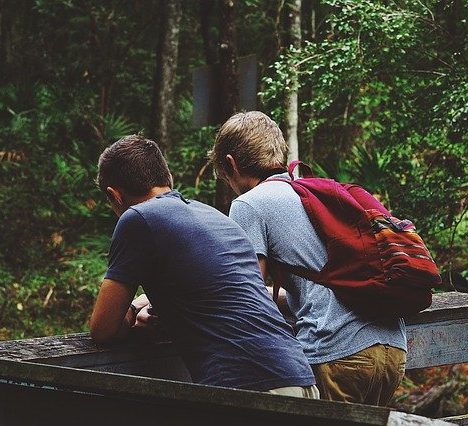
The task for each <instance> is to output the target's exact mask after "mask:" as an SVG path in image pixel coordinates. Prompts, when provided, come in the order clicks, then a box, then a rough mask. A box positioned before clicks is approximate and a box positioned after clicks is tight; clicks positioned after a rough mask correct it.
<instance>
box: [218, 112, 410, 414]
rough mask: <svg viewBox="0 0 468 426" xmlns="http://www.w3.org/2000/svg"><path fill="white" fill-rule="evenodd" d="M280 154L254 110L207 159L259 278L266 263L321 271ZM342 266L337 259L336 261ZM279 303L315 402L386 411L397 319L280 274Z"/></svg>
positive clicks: (269, 126) (398, 361)
mask: <svg viewBox="0 0 468 426" xmlns="http://www.w3.org/2000/svg"><path fill="white" fill-rule="evenodd" d="M287 151H288V147H287V144H286V142H285V141H284V138H283V135H282V132H281V130H280V129H279V127H278V126H277V124H276V123H275V122H274V121H273V120H271V119H270V118H269V117H268V116H266V115H265V114H263V113H261V112H259V111H252V112H247V113H239V114H236V115H233V116H232V117H231V118H230V119H228V120H227V121H226V123H224V124H223V125H222V126H221V128H220V130H219V132H218V134H217V136H216V141H215V145H214V148H213V150H212V152H211V157H212V160H213V163H214V166H215V168H216V170H217V173H218V174H219V175H220V176H221V177H223V178H224V179H226V180H227V182H228V183H229V185H230V186H231V187H232V189H233V190H234V191H235V192H236V193H237V194H238V195H239V197H238V198H236V199H235V200H234V201H233V203H232V206H231V209H230V212H229V216H230V217H231V218H233V219H234V220H235V221H236V222H237V223H238V224H239V225H240V226H241V227H242V228H243V229H244V230H245V232H246V233H247V235H248V236H249V238H250V240H251V241H252V243H253V246H254V249H255V252H256V253H257V256H258V259H259V264H260V269H261V271H262V274H263V276H264V278H265V279H266V277H267V275H268V273H269V272H273V271H269V265H271V263H269V262H268V261H269V260H273V261H276V262H279V263H283V264H289V265H293V266H300V267H304V268H308V269H312V270H321V268H322V267H323V266H324V265H325V263H326V262H327V252H326V249H325V247H324V245H323V243H322V241H321V240H320V238H319V237H318V235H317V233H316V231H315V229H314V227H313V225H312V224H311V222H310V220H309V218H308V216H307V213H306V211H305V209H304V208H303V206H302V203H301V200H300V198H299V196H298V195H297V194H296V193H295V192H294V190H293V189H292V187H291V186H290V185H289V184H288V183H286V182H280V181H271V182H269V179H270V178H282V179H289V176H288V173H286V163H285V159H286V157H287ZM343 261H345V260H343ZM281 275H283V277H282V278H283V279H284V281H283V282H282V283H281V284H282V287H283V288H284V289H285V290H286V292H282V294H281V293H280V298H279V304H280V305H285V306H283V307H287V308H289V310H290V312H291V313H292V315H293V318H294V320H295V326H296V330H297V338H298V340H299V341H300V342H301V344H302V346H303V348H304V352H305V354H306V356H307V359H308V361H309V363H310V365H311V367H312V369H313V371H314V374H315V376H316V380H317V386H318V388H319V390H320V394H321V397H322V398H324V399H331V400H336V401H347V402H356V403H365V404H372V405H386V404H387V403H388V402H389V400H390V399H391V397H392V395H393V393H394V391H395V390H396V388H397V387H398V385H399V383H400V381H401V379H402V377H403V374H404V368H405V361H406V334H405V327H404V323H403V320H402V319H400V318H393V319H385V320H384V319H381V318H364V317H360V316H359V315H358V314H356V313H355V312H353V311H351V310H350V309H349V308H347V307H346V306H344V305H343V304H342V303H340V301H339V300H337V298H336V297H335V295H334V293H333V291H332V290H330V289H329V288H327V287H324V286H322V285H319V284H316V283H314V282H312V281H308V280H306V279H304V278H301V277H299V276H296V275H292V274H290V273H286V272H284V274H281Z"/></svg>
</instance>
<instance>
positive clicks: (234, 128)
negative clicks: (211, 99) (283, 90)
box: [210, 111, 288, 178]
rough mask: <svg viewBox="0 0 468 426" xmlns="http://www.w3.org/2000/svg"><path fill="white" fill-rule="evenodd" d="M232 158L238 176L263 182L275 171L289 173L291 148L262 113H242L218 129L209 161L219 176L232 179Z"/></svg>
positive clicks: (273, 123)
mask: <svg viewBox="0 0 468 426" xmlns="http://www.w3.org/2000/svg"><path fill="white" fill-rule="evenodd" d="M228 154H230V155H232V157H233V158H234V159H235V160H236V164H237V167H238V168H239V172H241V173H243V174H246V175H248V176H252V177H260V178H264V177H266V176H268V174H269V172H270V171H272V170H278V169H286V157H287V154H288V145H287V144H286V142H285V140H284V137H283V133H282V132H281V129H280V128H279V127H278V125H277V124H276V123H275V122H274V121H273V120H272V119H271V118H270V117H268V116H267V115H266V114H264V113H263V112H260V111H250V112H241V113H238V114H235V115H233V116H232V117H231V118H229V119H228V120H227V121H226V122H225V123H224V124H223V125H222V126H221V128H220V129H219V131H218V133H217V135H216V139H215V144H214V147H213V149H212V150H211V151H210V157H211V159H212V161H213V164H214V167H215V169H216V171H217V173H218V174H220V175H225V174H228V175H230V174H231V172H232V170H231V166H230V164H229V163H228V162H227V160H226V156H227V155H228Z"/></svg>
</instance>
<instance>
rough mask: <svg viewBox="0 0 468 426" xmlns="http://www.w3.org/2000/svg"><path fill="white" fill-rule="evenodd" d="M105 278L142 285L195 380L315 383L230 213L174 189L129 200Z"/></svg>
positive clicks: (257, 385) (267, 385) (250, 385)
mask: <svg viewBox="0 0 468 426" xmlns="http://www.w3.org/2000/svg"><path fill="white" fill-rule="evenodd" d="M106 278H109V279H112V280H116V281H120V282H122V283H125V284H128V285H131V286H135V285H139V284H140V285H142V287H143V288H144V290H145V292H146V294H147V296H148V298H149V300H150V302H151V304H152V305H153V307H154V308H155V310H156V312H157V313H158V315H159V316H160V318H161V321H162V324H163V325H164V327H165V329H166V330H167V331H168V333H169V334H170V335H171V338H172V339H173V341H174V343H175V344H176V345H177V347H178V349H179V351H180V354H181V356H182V358H183V360H184V362H185V363H186V365H187V368H188V369H189V371H190V374H191V376H192V379H193V380H194V382H197V383H202V384H209V385H216V386H225V387H235V388H241V389H251V390H259V391H263V390H268V389H275V388H279V387H286V386H309V385H311V384H313V383H315V381H314V378H313V375H312V372H311V369H310V366H309V365H308V362H307V359H306V358H305V355H304V353H303V350H302V348H301V346H300V343H299V342H298V341H297V340H296V338H295V337H294V336H293V335H292V331H291V329H290V327H289V326H288V325H287V324H286V322H285V321H284V319H283V317H282V316H281V314H280V313H279V311H278V309H277V307H276V305H275V304H274V303H273V301H272V300H271V298H270V296H269V294H268V291H267V290H266V288H265V285H264V283H263V280H262V276H261V272H260V269H259V266H258V261H257V257H256V254H255V252H254V250H253V247H252V245H251V243H250V242H249V240H248V238H247V236H246V234H245V233H244V231H243V230H242V229H241V228H240V227H239V226H238V225H237V224H236V223H235V222H234V221H233V220H231V219H229V218H228V217H226V216H225V215H223V214H222V213H220V212H218V211H217V210H216V209H214V208H212V207H209V206H207V205H205V204H202V203H199V202H197V201H186V200H185V199H184V198H183V197H182V196H181V195H180V194H179V193H178V192H177V191H171V192H168V193H166V194H163V195H161V196H157V197H154V198H151V199H150V200H148V201H146V202H143V203H141V204H138V205H135V206H133V207H131V208H129V209H128V210H127V211H126V212H125V213H124V214H123V215H122V216H121V217H120V219H119V221H118V223H117V226H116V228H115V231H114V235H113V237H112V244H111V249H110V258H109V269H108V271H107V274H106Z"/></svg>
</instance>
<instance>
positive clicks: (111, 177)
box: [97, 135, 172, 196]
mask: <svg viewBox="0 0 468 426" xmlns="http://www.w3.org/2000/svg"><path fill="white" fill-rule="evenodd" d="M97 183H98V185H99V188H101V190H102V191H104V192H106V188H107V187H109V186H111V187H117V188H120V189H123V190H124V191H125V192H127V194H129V195H133V196H142V195H146V194H147V193H148V192H149V191H150V190H151V189H152V188H154V187H155V186H159V187H164V186H168V187H170V188H172V176H171V172H170V171H169V168H168V166H167V163H166V160H165V159H164V157H163V155H162V153H161V150H160V149H159V147H158V145H157V144H156V142H154V141H152V140H150V139H145V138H144V137H143V136H141V135H130V136H125V137H123V138H122V139H119V140H118V141H117V142H115V143H113V144H112V145H111V146H109V147H107V148H106V149H105V150H104V152H103V153H102V154H101V156H100V157H99V162H98V176H97Z"/></svg>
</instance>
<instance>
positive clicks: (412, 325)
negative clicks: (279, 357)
mask: <svg viewBox="0 0 468 426" xmlns="http://www.w3.org/2000/svg"><path fill="white" fill-rule="evenodd" d="M407 335H408V349H409V352H408V360H407V368H408V369H411V368H422V367H429V366H436V365H444V364H455V363H462V362H468V294H467V293H456V292H450V293H442V294H436V295H434V302H433V304H432V306H431V307H430V308H429V309H426V310H425V311H423V312H421V313H420V314H419V315H417V316H414V317H412V318H409V319H408V320H407ZM155 358H157V359H158V363H159V364H160V365H161V366H162V367H161V368H160V367H157V366H156V364H157V363H155ZM0 359H11V360H15V359H16V360H26V361H28V360H30V361H35V362H42V363H46V364H54V365H62V366H69V367H75V368H91V369H95V370H104V371H115V372H126V371H127V372H128V373H129V374H142V375H148V376H149V377H159V378H176V379H177V380H188V373H187V371H186V369H185V368H184V366H183V363H182V361H181V359H180V357H179V356H178V355H177V351H176V349H175V347H174V346H173V345H172V343H170V342H169V341H168V339H167V338H165V339H164V338H161V337H156V338H152V339H149V338H148V336H144V335H143V336H138V335H136V336H133V338H132V339H130V340H129V341H128V342H126V343H121V344H119V345H114V346H102V347H99V346H96V345H95V344H94V342H93V341H92V340H91V339H90V338H89V335H88V334H87V333H81V334H72V335H65V336H52V337H41V338H37V339H25V340H18V341H4V342H0ZM151 369H153V371H151ZM155 370H156V371H155ZM164 371H166V372H168V373H169V374H165V375H164V374H163V373H164ZM161 374H163V375H162V376H161ZM174 374H176V376H174Z"/></svg>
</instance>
